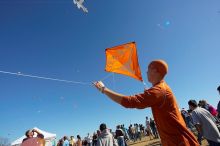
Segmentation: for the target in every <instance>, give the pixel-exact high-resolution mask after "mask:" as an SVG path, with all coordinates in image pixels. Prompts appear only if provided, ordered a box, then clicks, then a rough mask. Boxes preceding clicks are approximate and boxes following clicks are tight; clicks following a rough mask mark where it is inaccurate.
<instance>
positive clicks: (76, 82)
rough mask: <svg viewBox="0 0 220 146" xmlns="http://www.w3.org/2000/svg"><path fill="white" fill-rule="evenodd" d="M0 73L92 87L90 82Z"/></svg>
mask: <svg viewBox="0 0 220 146" xmlns="http://www.w3.org/2000/svg"><path fill="white" fill-rule="evenodd" d="M0 73H3V74H10V75H16V76H23V77H30V78H37V79H44V80H52V81H59V82H65V83H73V84H81V85H92V82H91V83H90V82H79V81H70V80H63V79H57V78H49V77H42V76H36V75H30V74H23V73H21V72H17V73H15V72H9V71H2V70H0ZM110 76H112V74H108V75H107V76H105V77H104V78H102V79H101V81H104V80H105V79H107V78H109V77H110Z"/></svg>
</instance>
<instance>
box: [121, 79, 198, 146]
mask: <svg viewBox="0 0 220 146" xmlns="http://www.w3.org/2000/svg"><path fill="white" fill-rule="evenodd" d="M121 105H122V106H124V107H126V108H138V109H143V108H147V107H151V108H152V112H153V116H154V120H155V123H156V126H157V129H158V132H159V134H160V138H161V143H162V145H163V146H199V143H198V142H197V140H196V138H195V136H194V135H193V133H191V132H190V131H189V130H188V129H187V127H186V124H185V122H184V120H183V118H182V116H181V113H180V111H179V108H178V105H177V102H176V99H175V96H174V95H173V93H172V91H171V89H170V88H169V86H168V85H167V84H166V83H165V82H164V81H161V82H160V83H158V84H157V85H155V86H153V87H152V88H150V89H148V90H146V91H145V92H144V93H141V94H137V95H134V96H125V97H123V98H122V101H121Z"/></svg>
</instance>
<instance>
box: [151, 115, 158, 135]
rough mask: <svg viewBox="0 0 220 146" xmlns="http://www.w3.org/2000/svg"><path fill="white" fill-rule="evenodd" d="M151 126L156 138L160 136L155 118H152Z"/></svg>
mask: <svg viewBox="0 0 220 146" xmlns="http://www.w3.org/2000/svg"><path fill="white" fill-rule="evenodd" d="M150 127H151V130H152V133H153V135H154V137H155V138H159V136H158V133H157V128H156V125H155V122H154V120H153V119H151V118H150Z"/></svg>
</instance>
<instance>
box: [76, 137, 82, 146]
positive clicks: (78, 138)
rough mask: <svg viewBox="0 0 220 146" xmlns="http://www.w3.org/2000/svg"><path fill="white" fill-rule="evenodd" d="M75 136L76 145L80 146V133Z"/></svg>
mask: <svg viewBox="0 0 220 146" xmlns="http://www.w3.org/2000/svg"><path fill="white" fill-rule="evenodd" d="M76 137H77V141H76V146H82V140H81V137H80V135H77V136H76Z"/></svg>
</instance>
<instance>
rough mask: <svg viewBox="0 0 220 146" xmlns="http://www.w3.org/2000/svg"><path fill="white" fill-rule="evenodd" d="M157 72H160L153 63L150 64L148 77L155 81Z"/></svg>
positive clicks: (150, 80) (149, 79)
mask: <svg viewBox="0 0 220 146" xmlns="http://www.w3.org/2000/svg"><path fill="white" fill-rule="evenodd" d="M156 74H158V72H157V70H156V69H155V68H154V67H153V66H152V65H150V66H148V70H147V78H148V81H149V82H151V83H152V81H154V79H155V77H156Z"/></svg>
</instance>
